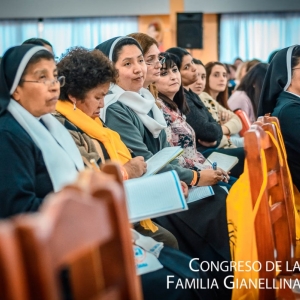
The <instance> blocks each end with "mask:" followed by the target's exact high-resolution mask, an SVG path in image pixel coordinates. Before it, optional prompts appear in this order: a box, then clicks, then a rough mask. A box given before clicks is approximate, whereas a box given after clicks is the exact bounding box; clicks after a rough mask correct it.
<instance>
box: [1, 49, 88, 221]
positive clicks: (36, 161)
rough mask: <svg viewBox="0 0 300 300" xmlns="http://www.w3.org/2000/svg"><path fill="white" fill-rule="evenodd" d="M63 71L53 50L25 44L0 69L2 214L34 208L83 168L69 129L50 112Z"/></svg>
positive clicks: (9, 56) (8, 214)
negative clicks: (51, 51)
mask: <svg viewBox="0 0 300 300" xmlns="http://www.w3.org/2000/svg"><path fill="white" fill-rule="evenodd" d="M63 84H64V77H58V73H57V68H56V65H55V61H54V58H53V55H52V53H50V52H49V51H48V50H46V49H45V48H44V47H40V46H34V45H21V46H16V47H13V48H10V49H9V50H7V52H6V53H5V54H4V56H3V59H2V61H1V69H0V140H1V143H0V153H1V156H0V180H1V185H0V194H1V204H0V218H7V217H10V216H12V215H15V214H18V213H21V212H28V211H36V210H37V209H38V208H39V206H40V205H41V203H42V202H43V200H44V198H45V196H46V195H47V194H48V193H50V192H53V191H55V192H57V191H59V190H60V189H61V188H62V187H63V186H64V185H66V184H68V183H71V182H72V181H73V180H75V178H76V176H77V172H78V171H79V170H82V169H83V163H82V159H81V156H80V153H79V151H78V149H77V147H76V145H75V144H74V142H73V140H72V138H71V136H70V134H69V133H68V131H67V130H66V129H65V128H64V127H63V126H62V125H61V124H60V123H59V122H58V121H57V120H56V119H55V118H54V117H53V116H52V115H51V113H52V112H54V110H55V105H56V103H57V100H58V96H59V89H60V86H62V85H63Z"/></svg>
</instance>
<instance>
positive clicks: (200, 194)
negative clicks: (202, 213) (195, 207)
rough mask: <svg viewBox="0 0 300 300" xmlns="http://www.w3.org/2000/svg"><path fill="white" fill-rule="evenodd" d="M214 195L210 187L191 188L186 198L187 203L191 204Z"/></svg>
mask: <svg viewBox="0 0 300 300" xmlns="http://www.w3.org/2000/svg"><path fill="white" fill-rule="evenodd" d="M214 194H215V193H214V191H213V189H212V187H211V186H195V187H194V186H193V187H191V188H189V196H188V198H187V203H192V202H194V201H197V200H200V199H204V198H207V197H209V196H212V195H214Z"/></svg>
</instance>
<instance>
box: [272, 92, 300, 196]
mask: <svg viewBox="0 0 300 300" xmlns="http://www.w3.org/2000/svg"><path fill="white" fill-rule="evenodd" d="M272 116H275V117H277V118H278V119H279V122H280V128H281V132H282V136H283V139H284V144H285V147H286V152H287V159H288V165H289V168H290V171H291V175H292V179H293V183H294V184H295V185H296V186H297V188H298V190H299V191H300V160H299V157H300V97H297V96H296V95H293V94H291V93H288V92H281V94H280V95H279V97H278V98H277V102H276V107H275V108H274V111H273V113H272Z"/></svg>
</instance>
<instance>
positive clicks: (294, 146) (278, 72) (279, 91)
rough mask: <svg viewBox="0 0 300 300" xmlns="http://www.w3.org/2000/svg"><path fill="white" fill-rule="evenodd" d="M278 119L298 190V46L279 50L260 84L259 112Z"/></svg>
mask: <svg viewBox="0 0 300 300" xmlns="http://www.w3.org/2000/svg"><path fill="white" fill-rule="evenodd" d="M267 113H271V115H272V116H275V117H277V118H278V119H279V122H280V128H281V132H282V135H283V139H284V143H285V147H286V151H287V160H288V164H289V168H290V171H291V175H292V179H293V183H294V185H295V186H296V187H297V189H298V191H300V161H299V156H300V135H299V128H300V45H294V46H291V47H288V48H285V49H282V50H280V51H278V53H277V54H276V55H275V57H274V58H273V59H272V61H271V63H270V66H269V68H268V70H267V74H266V76H265V80H264V83H263V87H262V91H261V95H260V102H259V107H258V115H259V116H262V115H265V114H267Z"/></svg>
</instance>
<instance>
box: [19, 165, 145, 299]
mask: <svg viewBox="0 0 300 300" xmlns="http://www.w3.org/2000/svg"><path fill="white" fill-rule="evenodd" d="M15 223H16V230H17V234H18V238H19V240H20V245H21V249H22V252H23V256H24V261H25V264H26V271H27V277H28V278H30V283H29V289H30V299H31V300H35V299H44V300H54V299H63V298H65V297H66V295H67V296H70V294H71V295H72V299H75V300H83V299H85V300H88V299H102V300H107V299H111V300H117V299H128V300H129V299H134V300H136V299H142V294H141V287H140V282H139V278H138V277H137V276H136V271H135V264H134V256H133V248H132V241H131V233H130V229H129V228H130V225H129V222H128V217H127V208H126V203H125V195H124V192H123V190H122V188H121V187H120V183H118V182H116V180H115V179H113V178H111V177H109V176H108V175H105V174H103V173H102V172H101V173H100V172H88V171H85V172H83V173H82V174H81V175H80V176H79V180H78V182H77V183H76V184H74V185H70V186H68V187H66V188H64V189H63V190H62V191H61V192H59V193H58V194H53V195H51V196H50V197H49V199H47V201H46V202H45V203H44V204H43V206H42V209H41V211H40V212H39V213H36V214H33V215H27V216H25V215H23V216H20V217H18V218H16V219H15ZM62 282H63V283H62Z"/></svg>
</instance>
